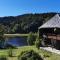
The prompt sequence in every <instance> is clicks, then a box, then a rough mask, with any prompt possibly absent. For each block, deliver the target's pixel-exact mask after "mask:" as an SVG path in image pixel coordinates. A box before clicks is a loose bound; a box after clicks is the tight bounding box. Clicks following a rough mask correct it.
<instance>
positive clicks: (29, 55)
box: [18, 50, 43, 60]
mask: <svg viewBox="0 0 60 60" xmlns="http://www.w3.org/2000/svg"><path fill="white" fill-rule="evenodd" d="M18 60H43V59H42V57H41V56H40V55H39V54H38V53H36V52H35V51H33V50H30V51H25V52H23V53H22V54H21V55H19V56H18Z"/></svg>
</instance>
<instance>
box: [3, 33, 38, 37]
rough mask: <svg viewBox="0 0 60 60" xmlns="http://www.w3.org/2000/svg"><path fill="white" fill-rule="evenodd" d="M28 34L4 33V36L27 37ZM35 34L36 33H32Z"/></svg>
mask: <svg viewBox="0 0 60 60" xmlns="http://www.w3.org/2000/svg"><path fill="white" fill-rule="evenodd" d="M28 35H29V34H4V36H5V37H27V36H28ZM34 35H35V36H36V35H37V33H34Z"/></svg>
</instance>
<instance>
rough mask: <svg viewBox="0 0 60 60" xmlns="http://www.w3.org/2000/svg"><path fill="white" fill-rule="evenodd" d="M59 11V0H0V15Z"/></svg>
mask: <svg viewBox="0 0 60 60" xmlns="http://www.w3.org/2000/svg"><path fill="white" fill-rule="evenodd" d="M47 12H60V0H0V17H3V16H17V15H22V14H27V13H33V14H34V13H47Z"/></svg>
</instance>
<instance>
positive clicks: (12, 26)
mask: <svg viewBox="0 0 60 60" xmlns="http://www.w3.org/2000/svg"><path fill="white" fill-rule="evenodd" d="M55 14H56V13H42V14H24V15H19V16H8V17H0V24H1V25H2V28H3V29H4V31H5V32H4V33H29V32H30V31H32V32H37V31H38V27H39V26H41V25H42V24H43V23H45V22H46V21H47V20H49V19H50V18H51V17H53V16H54V15H55Z"/></svg>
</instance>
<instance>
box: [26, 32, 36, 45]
mask: <svg viewBox="0 0 60 60" xmlns="http://www.w3.org/2000/svg"><path fill="white" fill-rule="evenodd" d="M34 42H35V36H34V35H33V33H32V32H30V33H29V36H28V38H27V43H28V45H34Z"/></svg>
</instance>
